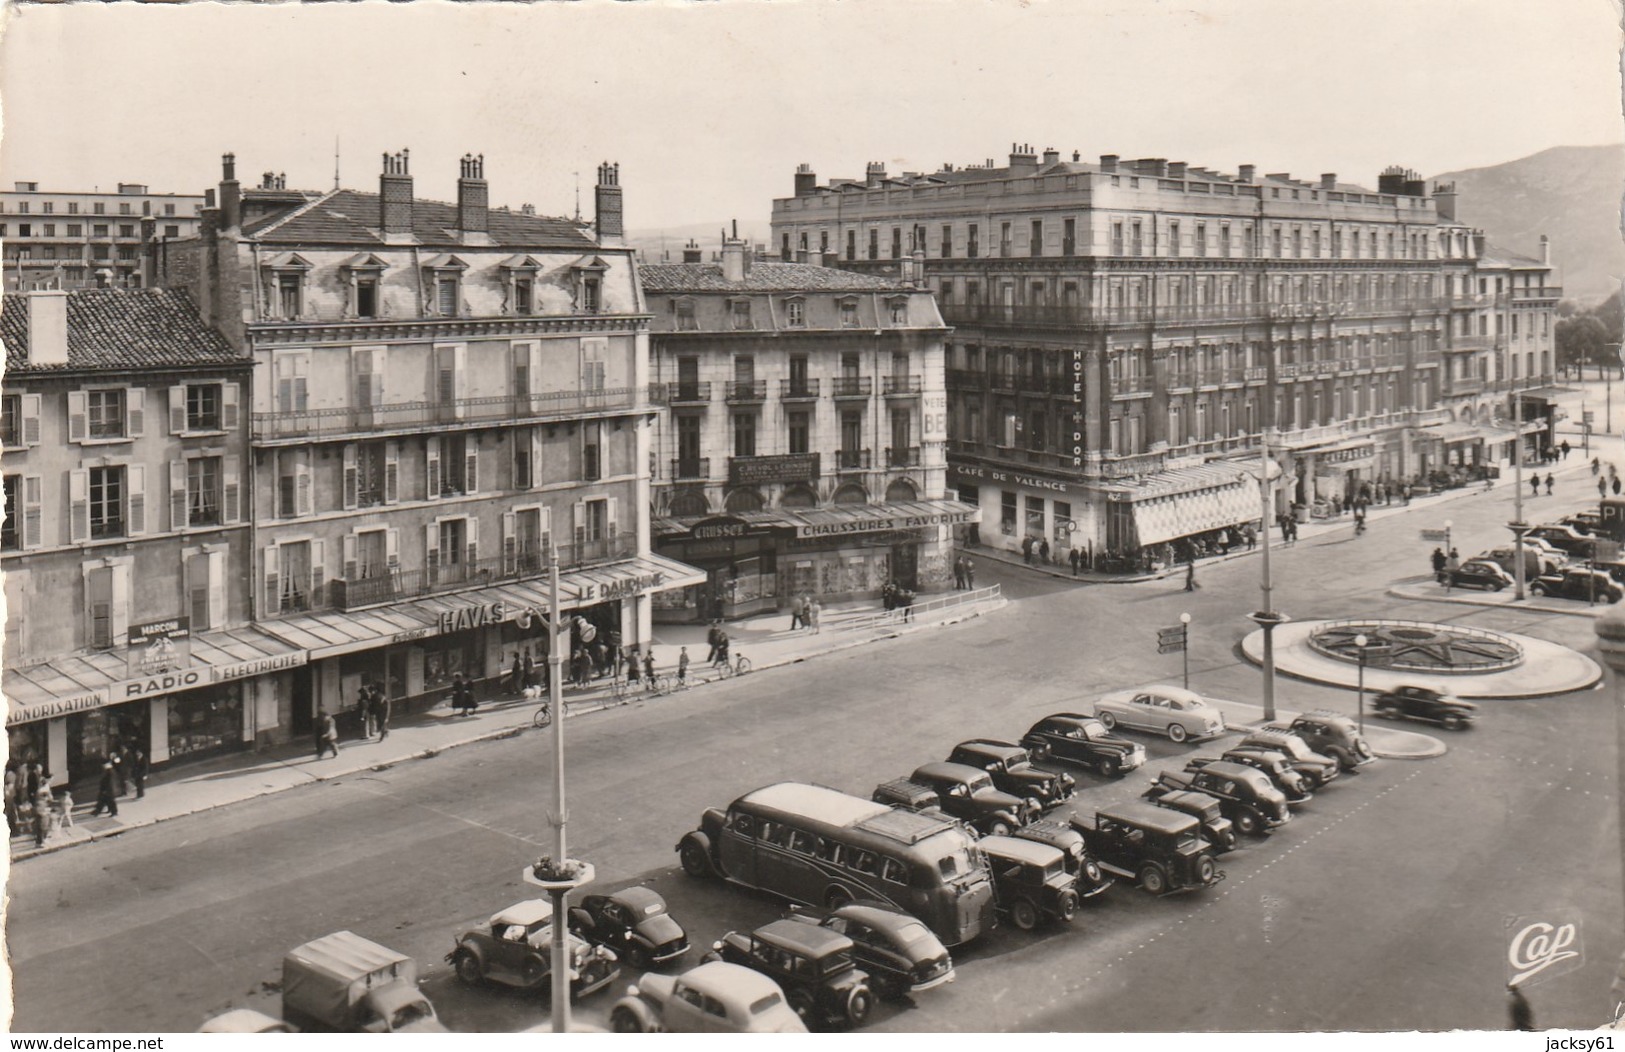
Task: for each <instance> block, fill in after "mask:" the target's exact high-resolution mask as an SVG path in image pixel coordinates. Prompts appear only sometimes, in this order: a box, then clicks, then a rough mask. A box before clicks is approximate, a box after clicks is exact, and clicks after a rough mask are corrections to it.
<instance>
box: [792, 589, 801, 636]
mask: <svg viewBox="0 0 1625 1052" xmlns="http://www.w3.org/2000/svg"><path fill="white" fill-rule="evenodd" d="M800 627H801V597H800V596H792V597H791V599H790V631H792V632H794V631H795V630H796V629H798V628H800Z"/></svg>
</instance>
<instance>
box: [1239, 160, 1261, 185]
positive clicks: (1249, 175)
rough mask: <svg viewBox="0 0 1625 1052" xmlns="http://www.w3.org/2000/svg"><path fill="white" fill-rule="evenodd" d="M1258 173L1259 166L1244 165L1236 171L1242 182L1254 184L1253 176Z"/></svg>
mask: <svg viewBox="0 0 1625 1052" xmlns="http://www.w3.org/2000/svg"><path fill="white" fill-rule="evenodd" d="M1257 172H1258V166H1257V165H1252V164H1244V165H1242V166H1241V167H1240V168H1238V169H1237V170H1236V174H1237V177H1238V178H1240V179H1241V181H1242V182H1244V183H1250V182H1252V181H1253V176H1254V175H1255V174H1256V173H1257Z"/></svg>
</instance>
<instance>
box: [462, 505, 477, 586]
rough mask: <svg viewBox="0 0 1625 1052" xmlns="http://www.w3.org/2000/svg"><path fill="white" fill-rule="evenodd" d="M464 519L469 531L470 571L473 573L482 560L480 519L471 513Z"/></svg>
mask: <svg viewBox="0 0 1625 1052" xmlns="http://www.w3.org/2000/svg"><path fill="white" fill-rule="evenodd" d="M463 521H464V522H465V523H466V526H467V531H468V572H469V573H470V574H472V573H473V572H474V568H475V566H477V565H478V564H479V561H480V520H479V519H477V518H475V517H474V516H473V515H470V516H469V517H468V518H467V519H465V520H463Z"/></svg>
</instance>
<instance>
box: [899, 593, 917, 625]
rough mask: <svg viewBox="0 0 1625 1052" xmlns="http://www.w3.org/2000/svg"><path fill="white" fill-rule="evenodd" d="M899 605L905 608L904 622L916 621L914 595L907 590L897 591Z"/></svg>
mask: <svg viewBox="0 0 1625 1052" xmlns="http://www.w3.org/2000/svg"><path fill="white" fill-rule="evenodd" d="M897 605H898V606H900V607H902V608H903V620H904V621H912V620H914V593H913V592H911V591H909V590H908V589H907V588H899V589H898V590H897Z"/></svg>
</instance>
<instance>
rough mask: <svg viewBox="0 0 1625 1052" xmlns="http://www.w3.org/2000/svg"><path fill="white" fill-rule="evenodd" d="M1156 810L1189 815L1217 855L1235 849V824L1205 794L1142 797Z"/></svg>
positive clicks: (1177, 791) (1178, 792)
mask: <svg viewBox="0 0 1625 1052" xmlns="http://www.w3.org/2000/svg"><path fill="white" fill-rule="evenodd" d="M1146 798H1147V799H1148V800H1150V801H1151V802H1152V803H1154V804H1156V805H1157V806H1158V807H1166V808H1168V809H1169V810H1170V811H1179V812H1182V813H1184V814H1187V815H1190V816H1191V817H1192V818H1194V819H1196V820H1197V821H1198V822H1200V823H1202V837H1203V839H1205V840H1206V841H1207V842H1208V843H1209V844H1212V845H1213V850H1214V851H1215V852H1217V853H1219V854H1221V855H1222V854H1224V853H1225V852H1227V851H1234V850H1235V849H1236V848H1237V847H1238V846H1239V843H1240V842H1239V840H1238V839H1237V837H1236V826H1235V823H1234V822H1232V821H1230V819H1228V818H1226V817H1224V810H1223V808H1222V806H1221V805H1220V803H1219V801H1218V800H1217V799H1215V798H1214V797H1211V796H1209V795H1208V794H1206V793H1198V792H1194V791H1191V790H1182V789H1174V790H1170V791H1169V792H1165V793H1161V794H1158V795H1155V796H1153V795H1151V794H1149V793H1148V794H1146Z"/></svg>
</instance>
